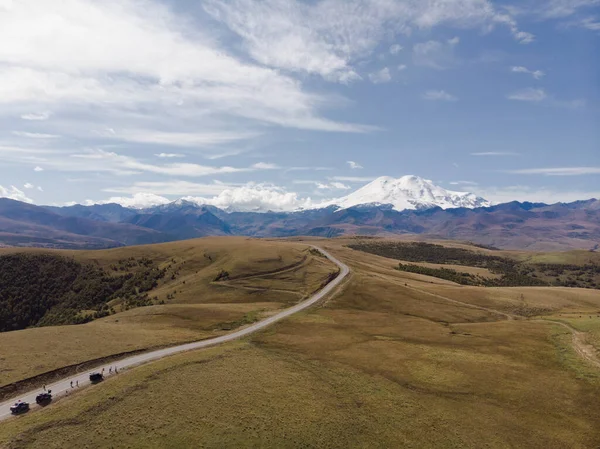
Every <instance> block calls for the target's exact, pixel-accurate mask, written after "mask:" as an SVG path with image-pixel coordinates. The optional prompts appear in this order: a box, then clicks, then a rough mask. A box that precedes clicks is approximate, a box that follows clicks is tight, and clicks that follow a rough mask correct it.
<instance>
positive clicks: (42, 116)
mask: <svg viewBox="0 0 600 449" xmlns="http://www.w3.org/2000/svg"><path fill="white" fill-rule="evenodd" d="M21 118H22V119H23V120H37V121H42V120H48V119H49V118H50V113H49V112H31V113H29V114H23V115H21Z"/></svg>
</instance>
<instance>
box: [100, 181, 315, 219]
mask: <svg viewBox="0 0 600 449" xmlns="http://www.w3.org/2000/svg"><path fill="white" fill-rule="evenodd" d="M106 190H109V191H120V192H123V193H125V192H131V195H132V196H131V197H120V196H119V197H112V198H110V199H108V200H103V201H101V203H107V202H114V203H118V204H121V205H123V206H126V207H149V206H153V205H158V204H166V203H167V202H169V200H168V199H167V198H165V197H163V196H160V195H158V194H155V193H153V192H152V191H153V190H154V191H156V192H161V194H163V195H176V196H177V197H178V198H182V199H184V200H187V201H191V202H194V203H196V204H199V205H211V206H216V207H218V208H220V209H223V210H226V211H229V212H233V211H240V212H266V211H274V212H282V211H293V210H299V209H303V208H309V207H311V205H312V204H313V203H312V200H311V199H310V198H300V197H299V196H298V194H297V193H296V192H288V191H287V190H286V189H284V188H282V187H279V186H276V185H273V184H264V183H262V184H261V183H247V184H243V185H228V184H221V183H213V184H194V183H188V182H181V181H176V182H171V183H160V182H146V183H136V185H135V186H132V187H125V188H114V189H106ZM185 192H188V193H189V194H188V195H185ZM198 195H201V196H198Z"/></svg>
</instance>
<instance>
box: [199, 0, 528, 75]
mask: <svg viewBox="0 0 600 449" xmlns="http://www.w3.org/2000/svg"><path fill="white" fill-rule="evenodd" d="M205 9H206V10H207V11H208V12H209V14H211V15H212V16H213V17H214V18H216V19H217V20H220V21H222V22H223V23H225V24H226V25H227V26H228V27H229V29H230V30H232V31H233V32H234V33H236V34H237V35H238V36H240V37H241V38H242V40H243V45H244V48H245V49H246V50H247V51H248V53H249V54H250V56H251V57H252V58H253V59H254V60H256V61H258V62H260V63H261V64H264V65H266V66H269V67H275V68H278V69H283V70H287V71H295V72H305V73H309V74H316V75H319V76H322V77H323V78H325V79H327V80H332V81H338V82H345V83H347V82H350V81H353V80H355V79H357V78H358V76H359V75H358V74H357V69H356V68H355V64H356V63H358V62H360V61H361V60H364V58H365V57H367V56H369V55H371V54H372V53H373V51H374V50H375V49H376V48H377V46H378V45H379V44H380V42H381V41H383V40H384V39H386V38H389V37H390V36H392V37H393V36H395V35H398V34H408V33H410V31H411V30H412V28H419V29H427V30H428V29H431V28H434V27H436V26H440V25H444V26H447V27H457V28H476V29H490V28H493V27H494V26H496V25H502V26H506V27H508V28H509V30H510V32H511V34H512V35H513V36H514V38H515V39H517V40H518V41H527V40H531V39H532V38H533V36H532V35H530V34H529V33H524V32H522V31H520V30H519V28H518V26H517V24H516V22H515V20H514V18H512V17H511V16H510V15H509V14H508V13H506V12H500V11H498V10H496V8H494V5H493V4H492V3H491V2H490V1H489V0H445V1H390V0H326V1H318V2H301V1H297V0H265V1H260V2H257V1H254V0H231V1H222V0H206V1H205Z"/></svg>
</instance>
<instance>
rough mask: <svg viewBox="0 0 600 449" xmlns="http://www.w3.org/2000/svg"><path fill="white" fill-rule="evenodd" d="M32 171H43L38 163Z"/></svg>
mask: <svg viewBox="0 0 600 449" xmlns="http://www.w3.org/2000/svg"><path fill="white" fill-rule="evenodd" d="M33 171H36V172H41V171H44V169H43V168H42V167H40V166H39V165H38V166H36V167H35V168H34V169H33Z"/></svg>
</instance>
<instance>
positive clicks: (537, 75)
mask: <svg viewBox="0 0 600 449" xmlns="http://www.w3.org/2000/svg"><path fill="white" fill-rule="evenodd" d="M510 70H511V72H514V73H527V74H528V75H531V76H533V77H534V78H535V79H536V80H539V79H541V78H542V77H543V76H545V75H546V74H545V73H544V72H542V71H541V70H529V69H528V68H527V67H523V66H513V67H511V69H510Z"/></svg>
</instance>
